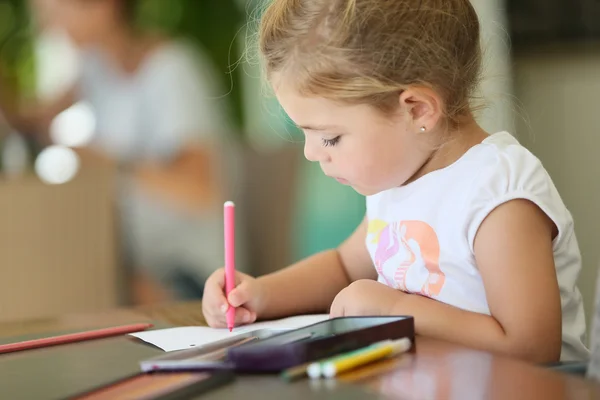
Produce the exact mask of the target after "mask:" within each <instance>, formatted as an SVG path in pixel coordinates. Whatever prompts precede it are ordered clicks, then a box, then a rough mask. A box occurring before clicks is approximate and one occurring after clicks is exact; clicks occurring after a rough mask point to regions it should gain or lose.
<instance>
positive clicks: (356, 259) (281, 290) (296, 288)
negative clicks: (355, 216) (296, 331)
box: [259, 218, 376, 318]
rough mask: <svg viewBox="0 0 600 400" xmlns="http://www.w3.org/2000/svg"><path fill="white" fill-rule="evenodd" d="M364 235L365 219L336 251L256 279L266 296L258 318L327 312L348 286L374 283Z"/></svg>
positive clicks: (365, 229)
mask: <svg viewBox="0 0 600 400" xmlns="http://www.w3.org/2000/svg"><path fill="white" fill-rule="evenodd" d="M366 233H367V222H366V218H365V220H363V222H361V224H360V225H359V226H358V228H357V229H356V230H355V231H354V233H353V234H352V235H351V236H350V237H349V238H348V239H347V240H346V241H345V242H344V243H342V244H341V245H340V246H339V247H338V248H337V249H334V250H329V251H325V252H322V253H319V254H316V255H314V256H312V257H309V258H307V259H305V260H302V261H300V262H298V263H297V264H295V265H292V266H291V267H289V268H286V269H283V270H281V271H279V272H275V273H273V274H270V275H266V276H264V277H262V278H259V282H260V284H261V287H262V288H263V291H264V293H265V295H266V300H265V302H264V304H265V305H266V309H265V310H264V311H263V312H262V313H261V315H260V316H261V318H275V317H280V316H285V315H294V314H305V313H312V312H326V310H328V309H329V307H330V306H331V303H332V301H333V299H334V298H335V296H336V295H337V294H338V293H339V292H340V291H341V290H342V289H344V288H345V287H346V286H348V285H349V284H350V283H351V282H353V281H356V280H359V279H374V278H375V276H376V273H375V269H374V268H373V266H372V263H371V259H370V257H369V253H368V252H367V249H366V247H365V244H364V240H365V237H366Z"/></svg>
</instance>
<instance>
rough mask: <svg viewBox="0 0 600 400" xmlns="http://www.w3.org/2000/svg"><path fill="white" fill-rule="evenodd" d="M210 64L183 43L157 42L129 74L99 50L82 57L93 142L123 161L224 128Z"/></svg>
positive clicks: (173, 148)
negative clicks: (94, 130)
mask: <svg viewBox="0 0 600 400" xmlns="http://www.w3.org/2000/svg"><path fill="white" fill-rule="evenodd" d="M217 81H218V77H217V76H216V75H215V71H214V69H213V68H212V65H211V63H210V62H209V61H208V60H207V59H205V58H204V57H203V55H202V54H201V53H200V52H197V51H195V49H194V48H192V47H191V46H188V45H187V44H185V43H184V42H176V41H171V42H167V43H164V44H161V45H160V47H158V48H157V49H155V50H154V51H153V52H152V53H151V54H149V55H148V56H147V57H146V59H145V60H144V61H143V63H142V65H141V66H140V67H139V68H138V70H137V71H136V72H134V73H133V74H127V73H125V72H122V71H121V70H120V69H119V68H118V67H117V66H115V65H113V64H112V63H111V61H110V59H109V58H107V57H106V56H105V55H104V54H103V53H102V52H101V51H97V50H93V49H90V50H87V51H84V52H83V53H82V55H81V76H80V79H79V87H80V93H81V97H82V98H83V99H85V100H86V101H87V102H88V103H89V104H90V106H91V108H92V109H93V112H94V115H95V117H96V134H95V136H94V142H93V143H92V145H95V146H99V147H100V148H102V149H103V150H104V151H105V152H106V153H107V154H109V155H111V156H112V157H114V158H116V159H117V160H119V161H121V162H130V161H137V160H139V159H142V158H148V159H160V158H167V159H168V158H169V157H171V156H173V155H174V154H176V153H177V152H178V151H179V150H180V148H181V147H182V146H183V145H184V144H186V143H187V142H195V143H201V142H203V141H207V140H209V141H214V140H215V139H216V138H219V137H220V136H222V134H223V133H224V132H227V129H228V124H227V118H226V116H225V115H224V106H225V102H226V100H227V99H226V98H225V97H226V96H224V95H225V92H224V91H223V90H222V89H221V88H220V87H219V85H217Z"/></svg>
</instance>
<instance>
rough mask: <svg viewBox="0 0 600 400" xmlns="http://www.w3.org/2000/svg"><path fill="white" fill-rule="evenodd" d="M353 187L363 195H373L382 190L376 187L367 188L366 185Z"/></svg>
mask: <svg viewBox="0 0 600 400" xmlns="http://www.w3.org/2000/svg"><path fill="white" fill-rule="evenodd" d="M352 189H354V191H355V192H356V193H358V194H360V195H362V196H373V195H375V194H377V193H379V192H381V190H375V189H367V188H364V187H359V186H352Z"/></svg>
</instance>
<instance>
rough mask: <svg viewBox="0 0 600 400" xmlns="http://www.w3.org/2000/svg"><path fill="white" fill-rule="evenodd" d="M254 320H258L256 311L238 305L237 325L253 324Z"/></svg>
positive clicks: (236, 311) (236, 310)
mask: <svg viewBox="0 0 600 400" xmlns="http://www.w3.org/2000/svg"><path fill="white" fill-rule="evenodd" d="M254 321H256V313H253V312H252V311H249V310H248V309H246V308H244V307H238V308H236V309H235V324H236V325H245V324H251V323H253V322H254Z"/></svg>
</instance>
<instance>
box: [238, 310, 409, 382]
mask: <svg viewBox="0 0 600 400" xmlns="http://www.w3.org/2000/svg"><path fill="white" fill-rule="evenodd" d="M405 337H406V338H409V339H410V340H411V341H412V342H413V346H412V348H411V352H414V351H415V346H414V338H415V323H414V318H413V317H412V316H385V317H341V318H333V319H329V320H327V321H323V322H319V323H317V324H314V325H310V326H306V327H304V328H300V329H295V330H292V331H287V332H284V333H279V334H276V335H274V336H271V337H268V338H266V339H262V340H258V341H254V342H250V343H247V344H243V345H241V346H237V347H232V348H230V349H228V350H227V360H228V362H229V363H231V365H232V366H233V368H234V369H235V370H237V371H240V372H256V373H266V372H279V371H282V370H284V369H287V368H290V367H293V366H296V365H300V364H304V363H307V362H311V361H315V360H319V359H322V358H326V357H331V356H333V355H336V354H340V353H343V352H347V351H352V350H356V349H359V348H361V347H365V346H368V345H370V344H373V343H376V342H380V341H382V340H387V339H401V338H405Z"/></svg>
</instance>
